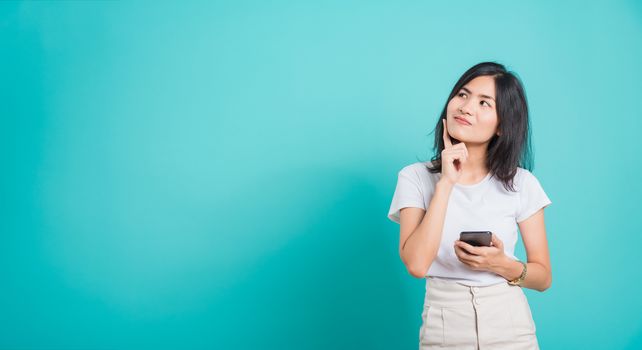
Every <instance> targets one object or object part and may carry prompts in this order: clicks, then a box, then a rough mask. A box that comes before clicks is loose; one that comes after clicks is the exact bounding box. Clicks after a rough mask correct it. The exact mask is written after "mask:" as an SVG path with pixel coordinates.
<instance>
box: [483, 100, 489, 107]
mask: <svg viewBox="0 0 642 350" xmlns="http://www.w3.org/2000/svg"><path fill="white" fill-rule="evenodd" d="M481 103H482V104H484V103H486V104H487V105H488V107H490V103H488V102H486V101H481Z"/></svg>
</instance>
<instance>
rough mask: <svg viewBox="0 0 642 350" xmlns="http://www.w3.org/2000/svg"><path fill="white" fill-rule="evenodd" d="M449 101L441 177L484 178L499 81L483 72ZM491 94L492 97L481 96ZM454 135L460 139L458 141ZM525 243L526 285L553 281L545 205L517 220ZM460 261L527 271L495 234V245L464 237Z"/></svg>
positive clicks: (511, 273)
mask: <svg viewBox="0 0 642 350" xmlns="http://www.w3.org/2000/svg"><path fill="white" fill-rule="evenodd" d="M464 88H466V89H467V90H468V91H469V92H470V93H469V92H467V91H465V90H463V89H462V90H460V91H459V92H458V93H457V94H456V95H455V97H453V98H452V99H451V100H450V101H449V103H448V107H447V113H446V117H447V119H446V120H444V121H443V125H444V128H443V129H444V134H443V138H444V145H445V148H444V150H443V151H442V178H441V180H440V182H443V183H445V184H447V186H449V187H450V186H452V185H454V184H455V183H460V184H474V183H477V182H479V181H481V180H482V179H483V178H484V177H485V176H486V174H488V169H487V167H486V165H485V159H486V154H487V150H488V144H489V142H490V139H491V138H492V136H493V135H495V134H497V135H500V137H501V134H500V133H499V132H498V125H499V120H498V117H497V109H496V105H495V100H494V98H495V81H494V79H493V78H492V77H488V76H480V77H477V78H475V79H473V80H471V81H470V82H469V83H468V84H466V85H465V86H464ZM480 95H487V96H489V97H481V96H480ZM455 116H462V117H464V118H465V119H467V120H468V121H469V122H470V123H471V124H472V125H462V124H460V123H458V122H457V121H456V120H455ZM451 139H454V140H455V142H457V143H456V144H453V142H452V141H451ZM518 227H519V231H520V232H521V235H522V240H523V242H524V246H525V248H526V255H527V275H526V278H525V279H524V281H523V282H522V287H525V288H531V289H535V290H538V291H544V290H546V289H548V288H549V287H550V285H551V283H552V274H551V267H550V257H549V250H548V242H547V239H546V227H545V223H544V209H543V208H542V209H540V210H539V211H538V212H537V213H535V214H533V215H532V216H531V217H529V218H527V219H525V220H523V221H521V222H519V223H518ZM453 248H454V250H455V254H456V255H457V258H458V259H459V261H461V262H462V263H464V264H465V265H467V266H468V267H470V268H471V269H473V270H480V271H491V272H494V273H496V274H498V275H500V276H503V277H504V278H506V279H507V280H513V279H515V278H517V277H519V275H520V274H521V273H522V269H523V267H522V265H521V264H520V263H519V262H517V261H515V260H513V259H512V258H511V257H509V256H507V255H506V254H505V253H504V243H503V242H502V241H501V240H500V239H499V238H498V237H497V235H494V234H493V235H492V242H491V246H490V247H475V246H472V245H470V244H467V243H465V242H462V241H460V240H457V241H455V243H454V247H453Z"/></svg>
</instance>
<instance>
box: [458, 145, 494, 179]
mask: <svg viewBox="0 0 642 350" xmlns="http://www.w3.org/2000/svg"><path fill="white" fill-rule="evenodd" d="M465 144H466V149H467V150H468V159H467V160H466V163H465V164H462V167H461V169H462V172H463V174H462V175H463V176H465V177H466V178H478V177H483V176H486V174H487V173H488V168H487V167H486V153H487V150H488V148H487V146H488V145H487V144H469V143H465Z"/></svg>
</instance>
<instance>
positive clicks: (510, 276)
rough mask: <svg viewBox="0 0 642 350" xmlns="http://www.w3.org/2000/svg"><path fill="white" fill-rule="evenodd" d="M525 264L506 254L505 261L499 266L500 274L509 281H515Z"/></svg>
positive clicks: (498, 271) (498, 272)
mask: <svg viewBox="0 0 642 350" xmlns="http://www.w3.org/2000/svg"><path fill="white" fill-rule="evenodd" d="M523 268H524V265H522V263H520V262H519V261H517V260H515V259H513V258H511V257H509V256H508V255H504V259H503V263H502V264H501V265H500V266H499V267H498V268H497V271H495V273H497V274H498V275H500V276H502V277H504V278H505V279H506V280H507V281H513V280H515V279H517V278H518V277H519V276H521V274H522V270H523Z"/></svg>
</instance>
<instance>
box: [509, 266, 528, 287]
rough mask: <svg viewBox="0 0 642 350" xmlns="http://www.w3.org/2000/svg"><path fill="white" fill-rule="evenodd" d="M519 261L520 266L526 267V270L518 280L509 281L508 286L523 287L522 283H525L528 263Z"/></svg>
mask: <svg viewBox="0 0 642 350" xmlns="http://www.w3.org/2000/svg"><path fill="white" fill-rule="evenodd" d="M517 261H518V262H519V263H520V264H522V265H524V269H523V270H522V274H521V275H519V277H517V278H516V279H514V280H512V281H508V284H510V285H511V286H521V285H522V282H523V281H524V278H526V263H525V262H523V261H519V260H517Z"/></svg>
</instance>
